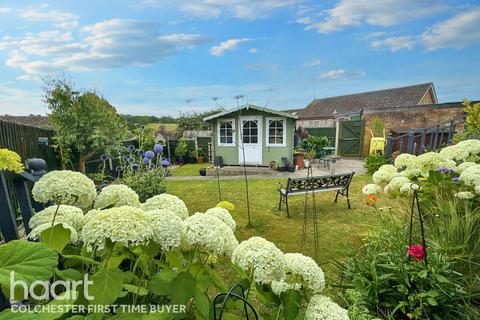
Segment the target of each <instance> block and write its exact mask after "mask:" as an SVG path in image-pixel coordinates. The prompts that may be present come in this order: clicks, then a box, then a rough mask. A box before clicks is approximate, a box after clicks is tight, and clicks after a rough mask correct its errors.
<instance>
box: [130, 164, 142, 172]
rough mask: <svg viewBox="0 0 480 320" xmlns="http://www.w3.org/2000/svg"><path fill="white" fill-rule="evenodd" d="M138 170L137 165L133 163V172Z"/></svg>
mask: <svg viewBox="0 0 480 320" xmlns="http://www.w3.org/2000/svg"><path fill="white" fill-rule="evenodd" d="M138 168H140V165H139V164H138V163H136V162H134V163H133V164H132V169H133V170H135V171H137V170H138Z"/></svg>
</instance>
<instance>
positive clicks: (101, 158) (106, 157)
mask: <svg viewBox="0 0 480 320" xmlns="http://www.w3.org/2000/svg"><path fill="white" fill-rule="evenodd" d="M100 160H102V161H107V160H108V156H107V155H106V154H105V153H104V154H102V155H101V156H100Z"/></svg>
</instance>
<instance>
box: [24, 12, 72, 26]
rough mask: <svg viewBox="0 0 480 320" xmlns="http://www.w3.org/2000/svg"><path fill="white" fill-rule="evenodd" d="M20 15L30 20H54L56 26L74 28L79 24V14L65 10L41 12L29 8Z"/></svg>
mask: <svg viewBox="0 0 480 320" xmlns="http://www.w3.org/2000/svg"><path fill="white" fill-rule="evenodd" d="M20 17H22V18H24V19H27V20H29V21H48V22H53V23H54V26H55V27H58V28H65V29H73V28H76V27H77V26H78V16H77V15H75V14H73V13H70V12H63V11H56V10H50V11H47V12H39V11H36V10H33V9H28V10H25V11H22V12H20Z"/></svg>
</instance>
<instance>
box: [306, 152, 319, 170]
mask: <svg viewBox="0 0 480 320" xmlns="http://www.w3.org/2000/svg"><path fill="white" fill-rule="evenodd" d="M316 155H317V153H316V152H315V149H314V148H312V149H309V150H308V151H307V152H305V158H304V160H303V163H304V165H305V168H310V166H311V165H312V164H313V159H315V156H316Z"/></svg>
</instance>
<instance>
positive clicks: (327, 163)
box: [317, 148, 330, 170]
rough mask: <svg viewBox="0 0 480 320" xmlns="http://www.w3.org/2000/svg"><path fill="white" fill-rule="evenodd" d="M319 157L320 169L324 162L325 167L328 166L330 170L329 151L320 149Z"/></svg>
mask: <svg viewBox="0 0 480 320" xmlns="http://www.w3.org/2000/svg"><path fill="white" fill-rule="evenodd" d="M317 158H318V169H320V163H321V162H323V167H324V168H325V167H326V168H327V169H328V170H330V159H329V158H328V157H327V152H326V151H325V150H323V148H322V149H320V150H318V152H317Z"/></svg>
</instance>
